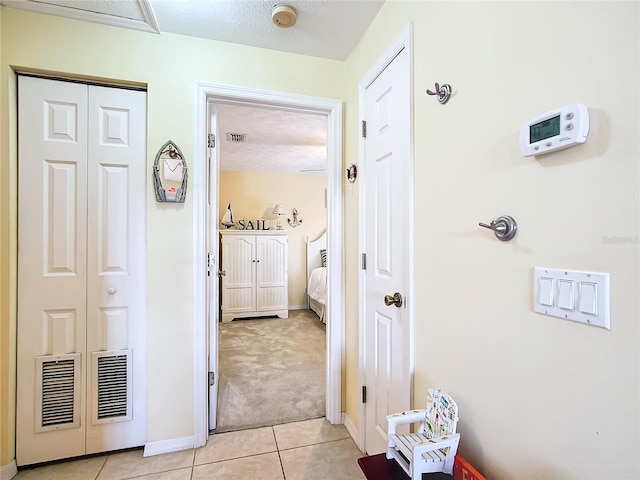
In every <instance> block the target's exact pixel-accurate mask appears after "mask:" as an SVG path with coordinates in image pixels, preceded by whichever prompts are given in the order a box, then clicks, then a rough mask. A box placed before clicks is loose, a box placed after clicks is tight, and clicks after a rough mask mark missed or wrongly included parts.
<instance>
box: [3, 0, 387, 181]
mask: <svg viewBox="0 0 640 480" xmlns="http://www.w3.org/2000/svg"><path fill="white" fill-rule="evenodd" d="M0 4H2V5H5V6H7V7H11V8H20V9H24V10H31V11H36V12H40V13H46V14H50V15H59V16H64V17H71V18H75V19H79V20H85V21H91V22H97V23H106V24H110V25H115V26H119V27H125V28H134V29H138V30H144V31H151V32H156V33H160V34H162V32H170V33H175V34H181V35H187V36H194V37H202V38H208V39H212V40H218V41H223V42H230V43H237V44H242V45H250V46H255V47H261V48H268V49H273V50H279V51H283V52H289V53H297V54H302V55H310V56H315V57H322V58H328V59H333V60H345V59H346V58H347V57H348V56H349V54H350V53H351V51H352V50H353V48H354V47H355V46H356V44H357V42H358V41H359V40H360V37H361V36H362V35H363V34H364V32H365V31H366V30H367V28H368V27H369V25H370V24H371V22H372V21H373V19H374V18H375V17H376V15H377V14H378V12H379V11H380V9H381V8H382V5H383V4H384V0H283V1H280V0H0ZM282 4H286V5H288V6H290V7H292V8H294V9H295V11H296V13H297V21H296V24H295V25H294V26H292V27H290V28H280V27H277V26H276V25H274V24H273V22H272V20H271V10H272V8H273V7H274V5H282ZM218 126H219V129H218V131H219V139H218V145H219V146H220V164H221V168H222V169H225V170H259V171H267V170H268V171H279V172H285V171H286V172H297V173H306V174H325V170H326V139H327V118H326V116H318V115H309V114H302V113H294V112H284V111H279V110H269V109H261V108H255V107H242V106H236V105H234V106H231V105H219V106H218ZM227 132H232V133H245V134H246V135H247V138H246V142H245V143H239V144H238V143H231V142H228V141H227V140H226V133H227Z"/></svg>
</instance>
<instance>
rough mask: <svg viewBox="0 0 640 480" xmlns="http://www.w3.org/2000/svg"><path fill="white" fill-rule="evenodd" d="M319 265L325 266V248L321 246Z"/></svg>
mask: <svg viewBox="0 0 640 480" xmlns="http://www.w3.org/2000/svg"><path fill="white" fill-rule="evenodd" d="M320 265H321V266H323V267H326V266H327V249H326V248H323V249H322V250H320Z"/></svg>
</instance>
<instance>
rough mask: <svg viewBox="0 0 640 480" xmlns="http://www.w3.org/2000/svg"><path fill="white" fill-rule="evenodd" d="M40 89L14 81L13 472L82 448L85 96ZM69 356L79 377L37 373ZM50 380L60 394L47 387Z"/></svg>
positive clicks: (81, 90) (62, 87)
mask: <svg viewBox="0 0 640 480" xmlns="http://www.w3.org/2000/svg"><path fill="white" fill-rule="evenodd" d="M43 82H44V81H43V80H41V79H36V78H29V77H20V82H19V85H18V108H19V119H18V120H19V124H18V150H19V156H20V160H19V165H18V169H19V171H18V192H19V199H18V325H17V328H18V331H17V335H18V350H17V353H18V359H17V369H18V372H17V374H18V376H17V404H16V422H17V431H16V447H17V448H16V460H17V463H18V465H25V464H29V463H35V462H43V461H47V460H53V459H57V458H65V457H73V456H76V455H82V454H84V447H85V445H84V442H85V435H84V412H85V404H86V402H85V391H84V389H81V391H80V398H79V399H78V398H77V397H75V393H74V391H73V389H74V387H75V386H77V385H82V384H83V383H82V382H81V380H80V382H78V380H79V379H78V374H80V375H81V374H82V372H86V369H87V357H86V355H84V354H83V352H86V329H85V326H86V261H87V260H86V259H87V252H86V244H87V242H86V233H87V226H86V222H87V93H88V92H87V88H86V86H83V85H79V84H72V83H65V82H47V83H46V84H44V83H43ZM76 353H80V355H78V356H77V357H76V358H78V359H79V362H80V365H79V370H75V369H70V370H67V373H68V374H65V373H62V374H61V375H59V374H56V373H53V372H51V373H52V375H51V376H49V372H48V371H47V372H45V371H44V369H43V368H40V367H41V366H43V365H44V366H47V365H50V366H52V367H53V366H55V365H56V363H55V362H58V361H62V362H64V361H66V360H67V359H66V357H64V355H65V354H76ZM52 362H53V363H52ZM47 370H48V369H47ZM56 376H57V377H58V378H62V381H64V382H65V383H66V385H67V388H60V387H56V386H53V385H51V382H52V381H53V380H55V378H56ZM43 377H47V378H45V379H44V380H43V383H44V384H45V385H44V386H43V389H42V391H37V390H40V389H37V383H38V382H37V379H41V378H43ZM56 390H57V391H56ZM76 400H79V401H76ZM36 419H38V420H39V421H38V422H36Z"/></svg>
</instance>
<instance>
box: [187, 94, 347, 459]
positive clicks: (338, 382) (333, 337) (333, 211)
mask: <svg viewBox="0 0 640 480" xmlns="http://www.w3.org/2000/svg"><path fill="white" fill-rule="evenodd" d="M195 87H196V88H195V107H196V108H195V144H194V160H193V176H192V181H191V185H192V187H191V191H192V192H193V193H192V198H193V202H194V207H193V215H194V216H193V223H194V231H193V238H194V244H193V247H194V259H193V260H194V263H193V271H194V280H193V281H194V297H193V298H194V320H193V345H194V352H193V355H194V358H193V362H194V363H193V365H194V366H193V370H194V377H193V388H194V391H193V401H194V409H193V412H194V419H193V420H194V443H195V446H196V447H200V446H203V445H205V444H206V442H207V438H208V435H209V429H208V421H209V418H208V401H207V395H208V391H209V385H208V381H207V377H208V375H207V372H208V356H209V355H208V354H209V352H208V325H207V308H206V304H207V302H206V295H207V288H206V285H207V250H206V238H207V237H206V235H207V232H206V225H207V222H206V212H207V208H206V207H207V178H208V175H207V172H208V169H209V168H211V171H217V170H218V165H217V162H216V163H215V165H214V164H212V165H211V166H209V165H208V155H207V154H208V148H207V133H208V124H209V118H208V112H209V104H210V103H227V104H229V103H231V104H234V103H235V104H244V105H253V106H263V107H264V106H267V107H273V108H278V109H281V110H289V111H297V112H304V113H317V114H322V115H326V116H327V122H328V130H327V174H328V175H327V249H328V250H329V251H330V252H331V255H329V256H328V257H327V262H328V267H329V269H328V278H327V283H328V287H327V288H328V296H327V313H328V318H329V321H328V322H327V379H326V409H327V412H326V417H327V420H328V421H329V422H330V423H332V424H339V423H342V391H341V389H342V344H343V335H342V332H343V327H344V315H343V310H344V308H343V302H342V291H343V274H342V244H343V241H342V237H343V234H342V230H343V215H342V195H341V192H342V190H341V186H342V163H343V160H342V117H343V104H342V102H341V101H340V100H335V99H330V98H323V97H313V96H308V95H298V94H293V93H285V92H276V91H270V90H259V89H253V88H246V87H237V86H230V85H221V84H213V83H203V82H196V85H195ZM212 157H213V158H214V160H212V161H213V162H215V156H212ZM211 177H212V178H216V182H217V177H216V176H214V175H212V176H211ZM211 191H213V192H217V191H218V185H217V184H215V185H211ZM212 204H217V200H216V201H215V202H212ZM217 231H218V228H217V225H216V229H215V230H214V231H213V234H217ZM218 261H219V259H218V258H217V255H216V262H215V265H213V266H212V267H211V269H212V271H217V269H218ZM211 301H212V302H213V305H214V308H216V307H215V306H216V305H218V303H219V300H218V298H213V299H211ZM215 354H216V355H217V351H216V352H215Z"/></svg>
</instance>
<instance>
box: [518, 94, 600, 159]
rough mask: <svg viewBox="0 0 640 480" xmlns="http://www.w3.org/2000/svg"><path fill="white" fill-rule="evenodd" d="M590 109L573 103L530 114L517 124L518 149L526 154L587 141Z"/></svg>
mask: <svg viewBox="0 0 640 480" xmlns="http://www.w3.org/2000/svg"><path fill="white" fill-rule="evenodd" d="M588 135H589V110H587V107H585V106H584V105H583V104H581V103H574V104H571V105H566V106H564V107H561V108H558V109H556V110H552V111H550V112H547V113H543V114H542V115H538V116H537V117H534V118H532V119H531V120H529V121H528V122H527V123H525V124H524V125H522V127H521V128H520V151H521V152H522V155H523V156H525V157H528V156H531V155H541V154H543V153H548V152H553V151H555V150H561V149H563V148H568V147H573V146H574V145H577V144H578V143H584V142H586V141H587V136H588Z"/></svg>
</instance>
